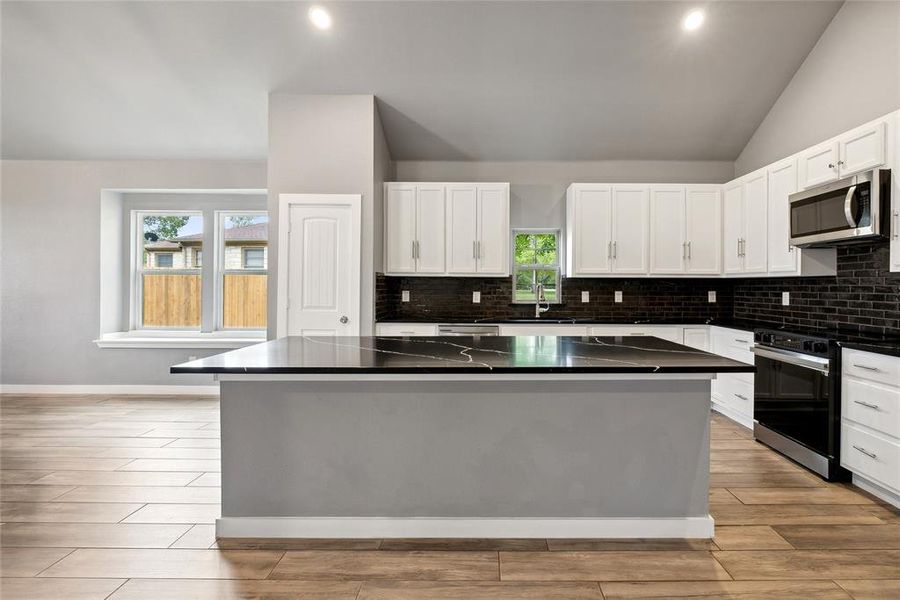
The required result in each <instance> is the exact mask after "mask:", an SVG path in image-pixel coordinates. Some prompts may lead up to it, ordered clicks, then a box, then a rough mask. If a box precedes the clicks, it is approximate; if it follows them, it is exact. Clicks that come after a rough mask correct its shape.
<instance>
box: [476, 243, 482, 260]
mask: <svg viewBox="0 0 900 600" xmlns="http://www.w3.org/2000/svg"><path fill="white" fill-rule="evenodd" d="M476 247H477V248H478V252H476V254H477V256H476V258H481V242H477V243H476Z"/></svg>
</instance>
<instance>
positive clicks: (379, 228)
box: [372, 104, 394, 272]
mask: <svg viewBox="0 0 900 600" xmlns="http://www.w3.org/2000/svg"><path fill="white" fill-rule="evenodd" d="M374 110H375V169H374V170H375V175H374V186H373V189H372V192H373V194H374V199H375V207H374V209H375V214H374V220H375V248H374V252H373V254H374V257H375V265H374V266H375V271H376V272H379V271H381V270H382V265H383V263H384V182H385V181H393V180H394V163H393V162H391V150H390V148H388V144H387V139H386V138H385V137H384V128H383V127H382V126H381V115H379V114H378V105H377V104H376V105H375V106H374Z"/></svg>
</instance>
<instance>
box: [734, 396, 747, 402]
mask: <svg viewBox="0 0 900 600" xmlns="http://www.w3.org/2000/svg"><path fill="white" fill-rule="evenodd" d="M735 396H737V397H738V398H740V399H741V400H743V401H745V402H749V401H750V398H748V397H747V396H741V395H740V394H735Z"/></svg>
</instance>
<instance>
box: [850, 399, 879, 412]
mask: <svg viewBox="0 0 900 600" xmlns="http://www.w3.org/2000/svg"><path fill="white" fill-rule="evenodd" d="M854 402H855V403H856V404H859V405H861V406H865V407H866V408H871V409H872V410H878V408H879V407H878V405H877V404H869V403H868V402H863V401H862V400H854Z"/></svg>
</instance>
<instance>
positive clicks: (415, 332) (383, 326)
mask: <svg viewBox="0 0 900 600" xmlns="http://www.w3.org/2000/svg"><path fill="white" fill-rule="evenodd" d="M375 335H383V336H401V337H415V336H430V335H437V325H435V324H433V323H376V324H375Z"/></svg>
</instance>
